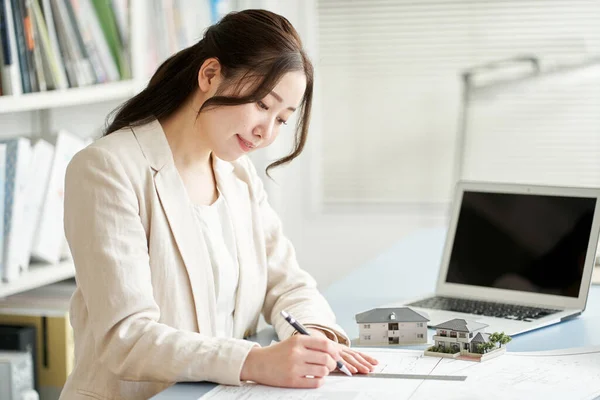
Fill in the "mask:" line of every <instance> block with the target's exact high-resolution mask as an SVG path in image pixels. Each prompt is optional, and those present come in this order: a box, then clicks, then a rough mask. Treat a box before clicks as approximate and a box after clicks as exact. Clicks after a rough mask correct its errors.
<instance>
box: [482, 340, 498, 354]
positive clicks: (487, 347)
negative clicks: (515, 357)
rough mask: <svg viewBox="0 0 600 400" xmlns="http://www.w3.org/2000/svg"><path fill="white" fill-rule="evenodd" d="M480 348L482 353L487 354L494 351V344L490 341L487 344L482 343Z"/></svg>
mask: <svg viewBox="0 0 600 400" xmlns="http://www.w3.org/2000/svg"><path fill="white" fill-rule="evenodd" d="M482 347H483V350H484V353H487V352H488V351H490V350H494V349H495V348H496V343H494V342H492V341H490V342H487V343H483V345H482Z"/></svg>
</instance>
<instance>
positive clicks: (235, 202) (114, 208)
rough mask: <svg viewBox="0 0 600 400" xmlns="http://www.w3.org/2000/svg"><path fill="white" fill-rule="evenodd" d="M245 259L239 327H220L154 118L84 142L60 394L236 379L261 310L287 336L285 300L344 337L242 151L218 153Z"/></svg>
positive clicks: (73, 182) (69, 227)
mask: <svg viewBox="0 0 600 400" xmlns="http://www.w3.org/2000/svg"><path fill="white" fill-rule="evenodd" d="M214 169H215V174H216V177H217V180H218V181H219V183H220V185H221V193H222V194H223V196H224V198H225V201H227V203H228V205H229V208H230V209H231V215H232V219H233V224H234V231H235V235H236V243H237V252H238V262H239V266H240V278H239V287H238V291H237V298H236V308H235V315H234V338H216V337H215V309H216V306H215V287H214V279H213V272H212V268H211V266H210V261H209V257H208V253H207V249H206V245H205V243H204V241H203V240H202V239H201V236H199V235H198V233H197V230H196V229H197V227H196V226H195V222H194V221H195V220H194V216H193V214H192V213H193V210H192V208H191V207H190V200H189V197H188V195H187V192H186V189H185V187H184V184H183V181H182V180H181V178H180V175H179V173H178V171H177V169H176V167H175V164H174V162H173V156H172V153H171V150H170V147H169V145H168V142H167V140H166V137H165V134H164V132H163V130H162V127H161V125H160V124H159V123H158V121H153V122H151V123H148V124H146V125H143V126H141V127H138V128H134V129H129V128H127V129H122V130H120V131H118V132H115V133H112V134H110V135H108V136H106V137H103V138H102V139H99V140H98V141H96V142H95V143H93V144H92V145H90V146H89V147H87V148H86V149H84V150H82V151H81V152H79V153H78V154H77V155H76V156H75V157H74V158H73V160H72V161H71V163H70V164H69V167H68V169H67V174H66V183H65V218H64V222H65V232H66V235H67V240H68V242H69V246H70V249H71V252H72V255H73V260H74V262H75V269H76V279H77V290H76V292H75V294H74V295H73V298H72V300H71V312H70V317H71V324H72V326H73V329H74V333H75V366H74V370H73V372H72V374H71V375H70V376H69V378H68V381H67V383H66V385H65V387H64V389H63V392H62V394H61V399H90V398H93V399H127V400H135V399H147V398H149V397H151V396H153V395H154V394H156V393H158V392H159V391H161V390H163V389H165V388H166V387H168V386H169V385H171V384H173V383H174V382H178V381H204V380H206V381H213V382H218V383H223V384H232V385H238V384H240V379H239V376H240V371H241V368H242V365H243V363H244V360H245V358H246V356H247V354H248V352H249V351H250V349H251V347H252V346H254V345H255V344H253V343H251V342H249V341H246V340H243V338H244V337H247V336H249V335H251V334H253V333H255V330H256V326H257V322H258V318H259V315H260V313H261V312H262V314H263V315H264V317H265V319H266V320H267V322H269V323H272V324H273V325H274V327H275V329H276V331H277V333H278V335H279V337H280V338H281V339H284V338H287V337H288V336H290V335H291V334H292V333H293V329H292V328H291V327H290V326H289V325H288V324H287V323H286V322H285V321H284V320H283V319H282V318H281V317H280V316H279V312H280V311H281V310H282V309H285V310H287V311H289V312H290V313H291V314H293V315H294V316H295V317H296V318H297V319H298V320H300V321H302V322H304V323H306V324H308V325H316V326H321V327H328V328H329V329H330V332H331V331H333V332H334V333H335V334H336V335H337V337H338V339H340V340H343V341H345V342H347V337H346V336H345V334H344V332H343V331H342V329H341V328H340V327H339V326H337V325H336V324H335V318H334V315H333V313H332V311H331V308H330V307H329V305H328V304H327V302H326V301H325V299H324V298H323V297H322V296H321V295H320V294H319V293H318V291H317V289H316V284H315V281H314V280H313V279H312V278H311V277H310V276H309V275H308V274H307V273H306V272H305V271H303V270H302V269H300V268H299V267H298V264H297V262H296V257H295V254H294V249H293V247H292V245H291V244H290V242H289V241H288V240H287V239H286V238H285V237H284V235H283V234H282V229H281V223H280V220H279V218H278V217H277V216H276V214H275V213H274V212H273V210H272V209H271V207H270V206H269V204H268V202H267V197H266V195H265V191H264V189H263V186H262V183H261V181H260V179H259V177H258V176H257V174H256V171H255V169H254V167H253V165H252V163H251V162H250V160H249V159H248V158H247V157H243V158H241V159H239V160H237V161H235V162H232V163H228V162H225V161H222V160H218V159H216V158H215V161H214Z"/></svg>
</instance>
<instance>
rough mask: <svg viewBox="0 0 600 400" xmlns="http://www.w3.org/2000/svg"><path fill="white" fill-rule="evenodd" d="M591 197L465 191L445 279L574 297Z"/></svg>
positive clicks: (587, 235)
mask: <svg viewBox="0 0 600 400" xmlns="http://www.w3.org/2000/svg"><path fill="white" fill-rule="evenodd" d="M595 207H596V199H595V198H585V197H560V196H541V195H529V194H505V193H481V192H464V193H463V199H462V205H461V208H460V215H459V219H458V222H457V226H456V234H455V238H454V245H453V247H452V253H451V256H450V264H449V266H448V274H447V276H446V281H447V282H449V283H460V284H463V285H475V286H485V287H494V288H499V289H511V290H519V291H526V292H536V293H545V294H555V295H560V296H570V297H577V296H578V295H579V287H580V285H581V278H582V275H583V269H584V262H585V255H586V252H587V248H588V242H589V238H590V232H591V227H592V219H593V216H594V209H595Z"/></svg>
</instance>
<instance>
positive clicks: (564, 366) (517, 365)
mask: <svg viewBox="0 0 600 400" xmlns="http://www.w3.org/2000/svg"><path fill="white" fill-rule="evenodd" d="M357 350H360V351H362V352H364V353H367V354H371V355H373V356H374V357H376V358H377V359H378V360H379V361H380V364H379V366H378V368H377V369H376V372H383V373H394V374H398V373H402V374H431V375H434V374H435V375H467V376H468V378H467V380H466V381H464V382H454V381H431V380H413V379H410V380H406V379H380V378H350V377H345V376H340V375H331V376H329V377H327V381H326V383H325V385H323V386H322V387H320V388H318V389H281V388H272V387H267V386H261V385H256V384H245V385H243V386H240V387H236V386H218V387H217V388H215V389H214V390H212V391H210V392H209V393H208V394H207V395H206V396H204V397H202V400H206V399H209V400H210V399H213V398H227V399H239V400H255V399H256V400H258V399H265V400H280V399H281V400H283V399H285V400H324V399H332V400H371V399H382V398H390V397H393V398H394V399H410V400H425V399H433V398H443V399H444V400H447V399H461V400H464V399H486V400H488V399H525V398H527V399H536V398H540V399H545V400H546V399H561V400H562V399H567V398H568V399H570V400H571V399H594V398H596V397H597V396H600V347H594V348H584V349H569V350H561V351H556V352H532V353H510V352H509V353H507V354H505V355H504V356H501V357H497V358H494V359H492V360H489V361H486V362H483V363H475V362H471V361H460V360H452V359H447V358H437V357H423V352H422V351H416V350H397V349H371V348H366V349H357Z"/></svg>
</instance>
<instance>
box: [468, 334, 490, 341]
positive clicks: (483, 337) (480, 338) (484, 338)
mask: <svg viewBox="0 0 600 400" xmlns="http://www.w3.org/2000/svg"><path fill="white" fill-rule="evenodd" d="M489 341H490V335H488V334H487V333H483V334H482V333H481V332H477V335H475V337H474V338H473V340H471V342H472V343H488V342H489Z"/></svg>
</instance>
